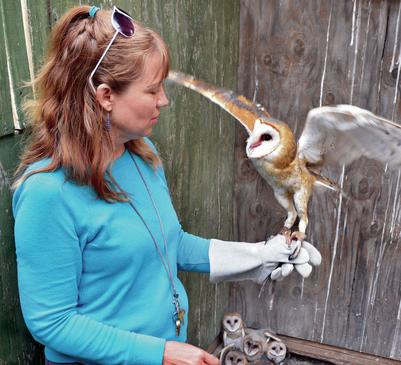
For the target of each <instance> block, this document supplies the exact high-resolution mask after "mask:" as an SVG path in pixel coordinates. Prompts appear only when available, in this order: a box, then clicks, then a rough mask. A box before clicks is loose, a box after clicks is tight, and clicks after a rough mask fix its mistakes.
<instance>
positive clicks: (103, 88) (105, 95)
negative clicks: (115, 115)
mask: <svg viewBox="0 0 401 365" xmlns="http://www.w3.org/2000/svg"><path fill="white" fill-rule="evenodd" d="M111 94H112V90H111V88H110V86H109V85H107V84H100V85H99V86H98V87H97V89H96V99H97V101H98V102H99V104H100V105H101V106H102V107H103V109H104V110H106V111H108V112H111V109H112V103H111Z"/></svg>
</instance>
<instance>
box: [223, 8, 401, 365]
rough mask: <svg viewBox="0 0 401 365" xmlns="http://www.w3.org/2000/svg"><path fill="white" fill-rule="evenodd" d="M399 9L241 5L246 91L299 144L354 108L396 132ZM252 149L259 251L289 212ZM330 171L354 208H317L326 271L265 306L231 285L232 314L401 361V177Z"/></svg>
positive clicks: (324, 202)
mask: <svg viewBox="0 0 401 365" xmlns="http://www.w3.org/2000/svg"><path fill="white" fill-rule="evenodd" d="M399 6H400V2H397V1H368V0H355V1H352V2H351V1H300V2H292V1H275V0H272V1H245V0H244V1H241V26H240V66H239V78H238V79H239V87H238V88H239V91H241V92H242V93H244V94H245V95H246V96H247V97H249V98H251V99H253V100H255V101H258V102H260V103H261V104H263V105H264V106H265V107H266V109H267V111H268V112H269V113H271V114H272V115H273V116H274V117H277V118H279V119H281V120H284V121H286V122H288V123H289V125H290V126H291V128H292V129H293V131H294V132H295V133H296V135H297V136H299V135H300V133H301V131H302V128H303V123H304V120H305V116H306V113H307V111H308V110H309V109H311V108H312V107H316V106H319V105H328V104H338V103H352V104H355V105H358V106H361V107H363V108H366V109H370V110H372V111H373V112H376V113H378V114H381V115H383V116H385V117H387V118H390V119H393V120H394V121H396V122H400V121H401V109H400V97H399V90H400V84H399V82H397V77H396V79H395V80H394V71H392V72H389V68H390V64H391V60H392V55H393V54H394V52H395V53H396V60H398V58H397V57H398V54H399V39H400V38H398V40H396V39H395V38H396V33H397V32H396V27H398V28H399V27H400V25H401V24H400V22H399V20H398V19H399ZM398 32H399V30H398ZM395 42H398V43H395ZM395 68H396V70H397V71H396V76H398V69H399V68H398V66H395ZM398 81H399V79H398ZM394 100H395V101H394ZM244 142H245V133H244V132H243V131H242V129H241V127H238V128H237V137H236V161H237V165H236V188H235V194H236V195H235V220H236V224H235V228H236V229H235V237H236V238H237V239H239V240H247V241H258V240H261V239H263V238H264V236H265V234H266V232H269V233H276V232H278V230H279V229H280V228H281V226H282V224H283V221H284V219H285V212H284V211H283V209H282V208H281V207H280V206H279V205H278V203H277V202H276V201H275V199H274V197H273V194H272V191H271V190H270V188H268V187H267V186H266V184H265V183H264V182H263V181H262V180H261V178H260V177H259V176H257V174H256V173H255V172H254V171H253V169H252V167H251V165H250V162H249V161H248V160H247V159H246V157H245V153H244V146H245V143H244ZM328 173H329V175H330V176H331V177H332V178H333V179H334V180H335V181H338V183H339V185H342V186H343V189H344V191H345V193H346V194H347V195H348V196H350V199H339V197H338V196H336V195H335V194H332V193H326V194H322V193H321V192H317V191H316V192H315V194H314V196H313V198H312V201H311V203H310V207H309V216H310V223H309V228H308V232H307V237H308V240H309V241H311V242H312V243H314V244H315V245H316V246H317V247H318V248H319V250H320V251H321V253H322V255H323V263H322V265H321V266H320V267H319V268H317V269H315V270H314V272H313V274H312V275H311V277H310V278H309V279H307V280H302V279H301V278H300V277H299V276H298V275H292V276H291V277H290V278H289V279H286V280H285V281H283V282H281V283H275V284H271V285H270V286H268V287H267V288H265V289H264V291H263V293H262V295H261V296H260V298H259V297H258V295H259V291H260V288H259V287H258V286H256V285H253V284H249V283H245V284H235V285H233V286H232V287H231V290H230V305H231V310H237V311H240V312H242V313H243V315H244V317H245V322H246V323H247V324H248V325H250V326H255V327H270V328H272V329H273V330H275V331H277V332H280V333H283V334H286V335H289V336H294V337H299V338H304V339H310V340H314V341H318V342H322V343H326V344H331V345H335V346H339V347H345V348H349V349H353V350H356V351H362V352H366V353H371V354H376V355H380V356H384V357H391V358H394V359H401V354H400V344H401V332H400V312H401V310H400V303H401V291H400V288H401V285H400V284H401V282H400V277H401V267H400V265H398V261H399V259H400V257H401V252H400V250H399V247H400V242H401V237H400V229H401V216H400V198H401V197H400V173H399V171H396V172H389V171H387V170H386V168H385V166H382V165H380V164H378V163H377V162H375V161H372V160H367V159H361V160H360V161H357V163H355V164H353V165H352V166H351V167H350V168H348V169H347V170H346V171H342V170H341V168H334V167H333V169H329V171H328Z"/></svg>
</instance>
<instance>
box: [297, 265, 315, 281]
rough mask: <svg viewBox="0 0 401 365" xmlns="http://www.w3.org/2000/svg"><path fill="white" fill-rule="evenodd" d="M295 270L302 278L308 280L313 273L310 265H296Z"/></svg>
mask: <svg viewBox="0 0 401 365" xmlns="http://www.w3.org/2000/svg"><path fill="white" fill-rule="evenodd" d="M295 270H297V271H298V273H299V274H300V275H301V276H302V277H304V278H307V277H308V276H309V275H310V273H311V272H312V265H309V264H308V263H305V264H299V265H295Z"/></svg>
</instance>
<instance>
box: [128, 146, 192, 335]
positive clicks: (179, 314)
mask: <svg viewBox="0 0 401 365" xmlns="http://www.w3.org/2000/svg"><path fill="white" fill-rule="evenodd" d="M129 155H130V157H131V159H132V161H133V162H134V165H135V167H136V169H137V171H138V173H139V176H140V177H141V180H142V181H143V184H144V185H145V188H146V191H147V192H148V195H149V198H150V200H151V202H152V205H153V209H154V210H155V212H156V215H157V219H158V221H159V225H160V231H161V233H162V237H163V244H164V250H165V253H166V257H164V256H163V253H162V250H161V249H160V247H159V245H158V244H157V241H156V238H155V236H154V235H153V233H152V231H151V229H150V227H149V225H148V224H147V223H146V221H145V219H144V217H143V215H142V214H141V213H140V212H139V210H138V209H137V208H136V207H135V205H134V203H133V202H132V201H131V200H130V199H129V200H128V203H129V205H130V206H131V207H132V209H133V210H134V211H135V212H136V214H138V216H139V218H140V219H141V221H142V222H143V224H144V225H145V227H146V229H147V231H148V232H149V235H150V237H151V238H152V241H153V243H154V245H155V248H156V251H157V253H158V255H159V257H160V260H161V262H162V264H163V267H164V269H165V270H166V273H167V276H168V278H169V281H170V285H171V290H172V292H173V305H174V313H173V322H174V323H175V334H176V336H177V337H178V336H179V335H180V329H181V325H183V324H184V317H185V310H184V309H182V308H181V307H180V301H179V294H178V292H177V290H176V289H175V286H174V279H173V274H172V271H171V266H170V260H169V258H168V250H167V240H166V235H165V234H164V229H163V224H162V220H161V217H160V213H159V210H158V209H157V206H156V203H155V201H154V199H153V196H152V193H151V191H150V188H149V186H148V184H147V182H146V180H145V178H144V177H143V175H142V171H141V169H140V168H139V165H138V163H137V162H136V160H135V158H134V156H133V155H132V153H131V151H129Z"/></svg>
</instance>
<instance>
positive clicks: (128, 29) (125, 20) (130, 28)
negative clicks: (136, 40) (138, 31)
mask: <svg viewBox="0 0 401 365" xmlns="http://www.w3.org/2000/svg"><path fill="white" fill-rule="evenodd" d="M113 25H114V27H115V28H116V29H117V30H118V31H119V32H120V33H121V34H122V35H124V36H126V37H131V36H132V35H134V30H135V29H134V23H133V22H132V19H131V17H130V16H129V15H127V14H125V12H123V11H121V10H120V9H116V10H115V11H114V14H113Z"/></svg>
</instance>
